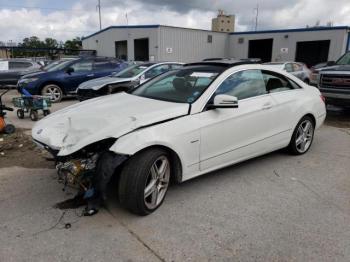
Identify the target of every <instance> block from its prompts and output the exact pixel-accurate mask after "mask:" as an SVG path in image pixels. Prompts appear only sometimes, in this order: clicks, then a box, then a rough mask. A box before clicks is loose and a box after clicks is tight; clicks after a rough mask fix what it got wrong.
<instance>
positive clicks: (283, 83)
mask: <svg viewBox="0 0 350 262" xmlns="http://www.w3.org/2000/svg"><path fill="white" fill-rule="evenodd" d="M263 76H264V81H265V83H266V90H267V92H268V93H276V92H281V91H287V90H291V89H296V88H297V85H296V84H294V83H293V84H292V82H291V81H289V80H288V79H287V78H286V77H284V76H282V75H280V74H277V73H274V72H270V71H263Z"/></svg>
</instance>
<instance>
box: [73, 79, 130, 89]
mask: <svg viewBox="0 0 350 262" xmlns="http://www.w3.org/2000/svg"><path fill="white" fill-rule="evenodd" d="M133 80H134V78H119V77H110V76H106V77H100V78H95V79H92V80H89V81H86V82H83V83H81V84H80V85H79V87H78V89H92V90H99V89H101V88H102V87H104V86H106V85H108V84H116V83H122V82H130V81H133Z"/></svg>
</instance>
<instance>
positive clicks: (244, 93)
mask: <svg viewBox="0 0 350 262" xmlns="http://www.w3.org/2000/svg"><path fill="white" fill-rule="evenodd" d="M266 93H267V92H266V87H265V81H264V78H263V75H262V73H261V71H260V70H245V71H241V72H238V73H235V74H233V75H231V76H229V77H228V78H226V80H225V81H224V82H222V83H221V85H220V86H219V87H218V89H217V90H216V92H215V94H227V95H231V96H235V97H237V98H238V99H239V100H240V99H245V98H249V97H254V96H260V95H264V94H266Z"/></svg>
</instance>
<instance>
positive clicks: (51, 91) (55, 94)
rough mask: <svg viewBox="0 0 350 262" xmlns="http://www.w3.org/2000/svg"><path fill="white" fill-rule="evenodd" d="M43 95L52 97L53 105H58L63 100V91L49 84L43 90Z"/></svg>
mask: <svg viewBox="0 0 350 262" xmlns="http://www.w3.org/2000/svg"><path fill="white" fill-rule="evenodd" d="M41 95H42V96H46V97H50V99H51V101H52V102H53V103H58V102H60V101H61V100H62V97H63V92H62V89H61V88H60V87H59V86H58V85H55V84H48V85H46V86H44V87H43V89H42V90H41Z"/></svg>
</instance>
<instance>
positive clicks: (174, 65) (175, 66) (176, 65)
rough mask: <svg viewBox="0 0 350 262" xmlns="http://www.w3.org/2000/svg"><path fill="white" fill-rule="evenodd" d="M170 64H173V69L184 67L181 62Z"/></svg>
mask: <svg viewBox="0 0 350 262" xmlns="http://www.w3.org/2000/svg"><path fill="white" fill-rule="evenodd" d="M170 66H171V69H172V70H175V69H180V68H182V67H183V66H182V65H179V64H171V65H170Z"/></svg>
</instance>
